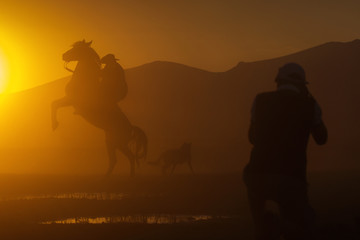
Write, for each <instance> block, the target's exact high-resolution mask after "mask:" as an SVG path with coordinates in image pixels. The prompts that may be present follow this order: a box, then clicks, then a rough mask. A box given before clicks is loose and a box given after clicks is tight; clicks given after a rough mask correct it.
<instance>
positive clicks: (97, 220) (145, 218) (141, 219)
mask: <svg viewBox="0 0 360 240" xmlns="http://www.w3.org/2000/svg"><path fill="white" fill-rule="evenodd" d="M223 218H226V217H224V216H211V215H166V214H161V215H129V216H114V217H77V218H67V219H62V220H53V221H45V222H41V224H109V223H142V224H175V223H192V222H198V221H208V220H213V219H223Z"/></svg>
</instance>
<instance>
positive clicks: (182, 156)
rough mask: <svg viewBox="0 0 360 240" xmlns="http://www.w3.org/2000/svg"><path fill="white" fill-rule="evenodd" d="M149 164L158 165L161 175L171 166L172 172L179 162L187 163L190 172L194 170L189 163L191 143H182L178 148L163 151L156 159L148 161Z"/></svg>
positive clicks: (171, 172)
mask: <svg viewBox="0 0 360 240" xmlns="http://www.w3.org/2000/svg"><path fill="white" fill-rule="evenodd" d="M148 163H149V164H150V165H154V166H160V167H161V169H162V173H163V175H166V174H167V171H168V169H169V168H171V171H170V175H171V174H173V173H174V170H175V167H176V166H177V165H179V164H185V163H187V164H188V166H189V168H190V170H191V172H192V173H194V170H193V168H192V165H191V143H184V144H183V145H182V146H181V147H180V148H178V149H171V150H167V151H165V152H163V153H162V154H161V155H160V157H159V158H158V160H157V161H155V162H148Z"/></svg>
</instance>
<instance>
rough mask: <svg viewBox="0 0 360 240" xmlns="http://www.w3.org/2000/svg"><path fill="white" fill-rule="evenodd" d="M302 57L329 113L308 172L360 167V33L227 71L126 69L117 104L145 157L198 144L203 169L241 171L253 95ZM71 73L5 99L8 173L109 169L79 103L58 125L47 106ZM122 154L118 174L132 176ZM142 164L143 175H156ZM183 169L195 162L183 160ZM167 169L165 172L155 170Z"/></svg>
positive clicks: (0, 154) (197, 161)
mask: <svg viewBox="0 0 360 240" xmlns="http://www.w3.org/2000/svg"><path fill="white" fill-rule="evenodd" d="M288 62H296V63H299V64H301V65H302V66H303V67H304V69H305V71H306V76H307V80H308V82H309V83H310V84H309V89H310V91H311V93H312V94H313V96H314V97H315V98H316V99H317V101H318V103H319V104H320V106H321V107H322V110H323V119H324V121H325V123H326V125H327V127H328V131H329V141H328V143H327V144H326V145H324V146H321V147H317V146H316V147H315V144H314V142H313V141H312V140H311V141H310V144H309V145H310V146H309V154H308V156H309V160H308V161H309V162H308V168H309V170H329V171H330V170H339V169H343V170H350V169H351V170H354V169H359V163H358V159H360V158H359V157H360V153H359V151H357V149H358V142H357V140H356V139H357V137H358V136H359V135H360V128H359V127H358V123H359V121H360V115H359V109H358V106H359V103H360V99H359V94H358V89H359V86H360V83H359V82H360V81H359V80H360V68H359V66H360V40H354V41H352V42H345V43H343V42H330V43H326V44H323V45H320V46H316V47H313V48H310V49H306V50H304V51H300V52H297V53H294V54H291V55H287V56H283V57H279V58H274V59H268V60H263V61H256V62H240V63H238V64H237V65H236V66H235V67H233V68H232V69H230V70H228V71H225V72H209V71H205V70H201V69H197V68H193V67H190V66H186V65H182V64H178V63H173V62H164V61H157V62H152V63H148V64H144V65H141V66H138V67H134V68H129V69H126V70H125V75H126V80H127V83H128V87H129V92H128V95H127V97H126V98H125V99H124V100H123V101H122V102H120V103H119V106H120V107H121V108H122V109H123V111H124V113H125V114H126V115H127V116H128V118H129V119H130V121H131V122H132V124H134V125H137V126H139V127H141V128H142V129H143V130H144V131H145V132H146V134H147V136H148V139H149V154H148V161H154V160H156V159H157V158H158V156H159V155H160V154H161V152H163V151H165V150H167V149H172V148H178V147H180V145H181V144H182V143H183V142H192V147H193V165H194V170H195V172H198V173H224V172H240V171H241V170H242V168H243V167H244V165H245V164H246V163H247V162H248V158H249V154H250V150H251V145H250V143H249V142H248V140H247V131H248V126H249V122H250V109H251V105H252V102H253V99H254V98H255V96H256V94H258V93H260V92H264V91H272V90H274V89H275V87H276V85H275V82H274V79H275V76H276V74H277V71H278V69H279V67H281V66H282V65H283V64H285V63H288ZM69 80H70V77H67V78H63V79H58V80H55V81H52V82H49V83H47V84H44V85H41V86H38V87H35V88H32V89H28V90H26V91H23V92H18V93H14V94H9V95H3V96H1V99H0V114H1V119H0V133H1V138H2V141H1V144H0V159H1V161H0V169H2V172H3V173H42V174H53V173H59V174H60V173H68V174H75V173H76V174H79V173H80V174H81V173H82V174H88V173H103V172H105V170H106V167H107V157H106V152H105V144H104V134H103V132H102V131H101V130H100V129H97V128H95V127H93V126H91V125H90V124H89V123H87V122H86V121H85V120H83V119H82V118H81V116H79V115H76V114H74V109H73V108H71V107H69V108H64V109H61V110H60V111H59V121H60V126H59V128H58V129H57V130H56V131H52V130H51V122H50V104H51V102H52V101H53V100H55V99H58V98H60V97H62V96H63V95H64V88H65V85H66V83H67V82H68V81H69ZM128 168H129V165H128V161H127V160H125V159H124V157H123V156H122V155H121V154H120V155H119V161H118V166H117V167H116V172H117V173H121V174H123V173H124V174H127V173H128V171H129V169H128ZM157 171H158V169H155V168H154V167H153V166H148V165H147V164H146V163H143V164H142V166H141V168H140V169H139V170H138V172H139V173H140V174H146V173H150V172H157ZM178 171H179V172H183V173H186V172H188V169H187V168H186V167H185V166H180V167H179V169H178ZM158 172H160V171H158Z"/></svg>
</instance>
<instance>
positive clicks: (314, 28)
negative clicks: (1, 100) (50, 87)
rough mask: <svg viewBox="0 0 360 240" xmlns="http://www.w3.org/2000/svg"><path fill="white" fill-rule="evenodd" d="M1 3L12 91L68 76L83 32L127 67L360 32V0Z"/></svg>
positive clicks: (280, 48) (300, 45)
mask: <svg viewBox="0 0 360 240" xmlns="http://www.w3.org/2000/svg"><path fill="white" fill-rule="evenodd" d="M1 4H2V5H1V6H0V63H1V64H2V65H3V66H0V72H1V71H2V70H1V69H3V68H6V69H5V70H6V73H7V75H6V79H7V91H8V92H13V91H19V90H23V89H27V88H31V87H34V86H36V85H39V84H42V83H45V82H49V81H52V80H55V79H57V78H60V77H63V76H67V75H68V72H66V71H65V70H64V69H63V67H62V65H63V62H62V60H61V54H62V53H63V52H65V51H66V50H67V49H69V47H70V45H71V44H72V43H73V42H75V41H77V40H81V39H83V38H85V39H86V40H93V41H94V45H93V47H94V48H95V50H97V52H98V53H99V54H100V55H101V56H103V55H105V54H107V53H110V52H111V53H114V54H115V55H116V56H117V57H118V58H120V59H121V60H120V63H121V64H122V65H123V66H124V67H125V68H128V67H133V66H137V65H141V64H143V63H147V62H151V61H155V60H166V61H174V62H179V63H183V64H187V65H190V66H194V67H199V68H202V69H206V70H210V71H225V70H227V69H229V68H231V67H233V66H235V65H236V64H237V63H238V62H239V61H255V60H261V59H266V58H273V57H277V56H281V55H285V54H289V53H292V52H296V51H299V50H302V49H305V48H308V47H312V46H315V45H318V44H322V43H325V42H329V41H351V40H353V39H355V38H360V31H358V30H359V29H360V14H359V12H360V2H359V1H356V0H347V1H333V0H319V1H291V0H281V1H279V0H274V1H266V0H262V1H259V0H251V1H250V0H217V1H213V0H172V1H168V0H157V1H156V0H119V1H115V0H113V1H111V0H102V1H91V0H78V1H76V0H75V1H68V0H62V1H48V0H32V1H25V0H24V1H17V0H10V1H8V0H2V1H1ZM2 62H5V63H2ZM5 65H7V66H6V67H4V66H5ZM0 79H1V76H0ZM0 88H1V85H0ZM3 88H4V86H3ZM0 90H3V89H0Z"/></svg>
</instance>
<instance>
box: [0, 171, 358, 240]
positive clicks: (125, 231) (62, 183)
mask: <svg viewBox="0 0 360 240" xmlns="http://www.w3.org/2000/svg"><path fill="white" fill-rule="evenodd" d="M309 182H310V184H311V185H310V189H309V191H310V198H311V202H312V205H313V206H314V208H315V209H316V210H317V214H318V228H317V232H316V234H315V239H360V230H359V229H360V191H359V190H360V187H359V185H360V184H359V183H360V176H359V175H357V174H355V173H349V172H347V173H312V174H310V176H309ZM99 192H101V193H117V194H120V195H121V194H123V197H121V198H117V199H107V198H104V199H93V198H87V197H86V196H85V197H83V198H81V197H80V198H78V197H74V198H71V197H65V198H57V197H56V194H62V193H83V194H85V195H86V194H87V193H89V194H91V193H99ZM54 196H55V197H54ZM0 198H1V200H0V239H159V240H161V239H197V240H199V239H210V240H211V239H253V238H252V224H251V218H250V213H249V210H248V205H247V200H246V192H245V188H244V186H243V184H242V181H241V174H228V175H180V176H171V177H157V176H140V177H136V178H134V179H129V178H127V177H120V176H113V177H111V178H110V179H104V178H102V177H100V176H81V177H80V176H24V175H21V176H19V175H18V176H15V175H3V176H0ZM152 214H168V215H174V216H176V215H184V214H185V215H209V216H214V218H213V219H211V220H203V221H194V222H183V223H175V224H146V223H113V224H86V223H85V224H40V223H41V222H44V221H53V220H61V219H66V218H72V217H105V216H124V215H126V216H130V215H152Z"/></svg>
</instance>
